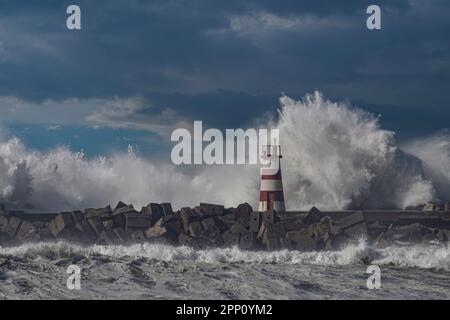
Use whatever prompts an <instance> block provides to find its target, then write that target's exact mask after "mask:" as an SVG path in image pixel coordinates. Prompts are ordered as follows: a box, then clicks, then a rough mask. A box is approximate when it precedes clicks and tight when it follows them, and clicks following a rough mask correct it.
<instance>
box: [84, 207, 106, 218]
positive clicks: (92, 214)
mask: <svg viewBox="0 0 450 320" xmlns="http://www.w3.org/2000/svg"><path fill="white" fill-rule="evenodd" d="M110 216H111V206H107V207H105V208H100V209H93V208H89V209H86V210H84V217H85V218H86V219H90V218H101V219H102V218H109V217H110Z"/></svg>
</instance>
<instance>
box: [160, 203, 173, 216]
mask: <svg viewBox="0 0 450 320" xmlns="http://www.w3.org/2000/svg"><path fill="white" fill-rule="evenodd" d="M161 207H162V209H163V212H164V216H165V217H166V216H170V215H173V209H172V204H171V203H170V202H165V203H161Z"/></svg>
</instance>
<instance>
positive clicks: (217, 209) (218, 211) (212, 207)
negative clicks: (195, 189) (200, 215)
mask: <svg viewBox="0 0 450 320" xmlns="http://www.w3.org/2000/svg"><path fill="white" fill-rule="evenodd" d="M200 207H202V208H203V209H204V210H205V211H206V212H207V213H208V215H211V216H216V215H223V214H224V213H225V207H224V206H222V205H218V204H211V203H200Z"/></svg>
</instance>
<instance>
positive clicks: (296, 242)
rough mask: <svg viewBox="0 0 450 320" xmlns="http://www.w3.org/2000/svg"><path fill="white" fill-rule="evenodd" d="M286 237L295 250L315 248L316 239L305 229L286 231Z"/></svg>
mask: <svg viewBox="0 0 450 320" xmlns="http://www.w3.org/2000/svg"><path fill="white" fill-rule="evenodd" d="M286 239H288V240H290V242H291V244H292V247H293V248H294V249H296V250H302V251H312V250H315V249H316V241H314V239H313V238H312V236H311V234H309V233H308V232H306V230H300V231H288V232H287V233H286Z"/></svg>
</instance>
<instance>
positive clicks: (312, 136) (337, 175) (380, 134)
mask: <svg viewBox="0 0 450 320" xmlns="http://www.w3.org/2000/svg"><path fill="white" fill-rule="evenodd" d="M267 126H268V127H269V128H270V127H272V126H274V127H278V128H279V129H280V135H281V141H282V150H283V156H284V157H283V162H282V169H283V179H284V189H285V198H286V205H287V208H288V209H291V210H293V209H296V210H300V209H308V208H309V207H311V206H313V205H315V206H317V207H319V209H322V210H326V209H345V208H404V207H405V206H408V205H416V204H419V203H423V202H425V201H427V200H432V199H434V198H436V197H437V198H441V199H445V198H450V196H449V190H450V176H449V172H450V170H449V165H450V151H449V149H450V147H449V145H450V142H449V141H450V135H449V133H448V132H443V133H441V134H439V135H437V136H435V137H428V138H424V139H420V140H417V141H413V142H411V143H409V144H407V146H406V147H405V150H406V151H407V152H408V153H406V152H405V151H403V150H402V149H401V148H399V146H398V145H396V142H395V139H394V133H393V132H390V131H387V130H383V129H381V127H380V124H379V119H378V118H377V117H375V116H373V115H371V114H369V113H367V112H365V111H362V110H360V109H358V108H356V107H353V106H349V105H348V104H346V103H336V102H331V101H328V100H326V99H325V98H324V97H323V96H322V94H321V93H319V92H315V93H314V94H311V95H307V96H305V98H304V99H302V100H301V101H295V100H293V99H290V98H289V97H286V96H282V97H281V98H280V111H279V119H278V120H275V121H273V122H271V121H268V123H267ZM169 161H170V159H168V160H167V162H166V163H160V162H156V161H152V160H148V159H143V158H142V157H140V156H138V155H135V154H134V153H132V152H128V153H126V152H124V153H121V154H116V155H114V156H111V157H107V158H106V157H97V158H95V159H87V158H85V157H84V155H83V154H82V153H77V152H73V151H71V150H69V149H68V148H64V147H60V148H56V149H54V150H52V151H50V152H38V151H33V150H29V149H28V148H27V147H26V146H25V145H24V144H23V143H22V142H21V141H20V140H19V139H17V138H15V137H11V138H8V139H2V140H1V141H0V201H1V202H7V203H8V204H9V205H11V206H15V207H20V208H26V209H33V210H47V211H56V210H74V209H82V208H86V207H101V206H105V205H108V204H111V205H114V204H115V203H116V202H118V201H119V200H121V201H125V202H128V203H133V204H134V205H135V207H136V208H137V209H139V208H140V206H142V205H146V204H147V203H149V202H166V201H170V202H172V204H173V206H174V207H175V208H180V207H182V206H193V205H196V204H198V203H199V202H216V203H223V204H225V205H226V206H234V205H237V204H239V203H242V202H249V203H250V204H251V205H253V206H257V199H258V189H259V180H258V179H259V176H258V175H259V168H258V166H255V165H248V166H242V165H239V166H230V165H228V166H202V167H196V168H195V169H194V168H193V169H192V170H181V169H180V168H178V167H177V166H174V165H171V164H169Z"/></svg>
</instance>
